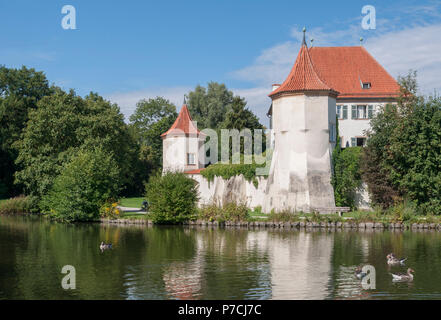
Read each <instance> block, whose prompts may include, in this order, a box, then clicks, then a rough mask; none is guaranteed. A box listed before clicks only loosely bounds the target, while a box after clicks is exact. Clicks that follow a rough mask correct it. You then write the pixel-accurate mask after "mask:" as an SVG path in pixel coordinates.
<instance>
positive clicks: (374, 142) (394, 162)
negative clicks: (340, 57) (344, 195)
mask: <svg viewBox="0 0 441 320" xmlns="http://www.w3.org/2000/svg"><path fill="white" fill-rule="evenodd" d="M415 76H416V75H415V73H412V72H411V73H410V74H409V75H408V76H406V77H401V78H400V84H401V96H400V98H399V100H398V103H397V105H388V106H386V107H385V108H384V109H383V110H382V111H381V112H380V113H379V114H378V115H377V116H375V117H374V119H372V120H371V127H372V130H371V131H370V132H369V133H368V141H367V147H366V148H365V150H364V154H363V161H362V163H363V178H364V180H365V181H366V182H367V184H368V187H369V191H370V193H371V196H372V200H373V201H374V203H377V204H380V205H382V206H383V207H389V206H391V205H393V204H395V203H397V202H401V201H403V200H410V201H411V202H413V203H414V204H416V205H417V207H418V210H419V212H420V213H424V214H427V213H435V214H439V212H441V200H440V199H441V186H440V182H441V161H440V160H441V99H440V98H433V97H430V98H428V99H425V98H423V97H421V96H418V95H417V93H416V90H417V85H416V79H415Z"/></svg>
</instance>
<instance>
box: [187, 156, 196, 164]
mask: <svg viewBox="0 0 441 320" xmlns="http://www.w3.org/2000/svg"><path fill="white" fill-rule="evenodd" d="M187 165H189V166H194V165H196V155H195V154H194V153H187Z"/></svg>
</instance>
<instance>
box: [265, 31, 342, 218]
mask: <svg viewBox="0 0 441 320" xmlns="http://www.w3.org/2000/svg"><path fill="white" fill-rule="evenodd" d="M304 32H305V31H304ZM337 95H338V92H337V91H335V90H333V89H332V88H331V87H330V86H328V85H327V84H326V83H325V82H324V81H323V80H322V79H321V78H320V75H319V74H318V72H317V71H316V69H315V68H314V65H313V63H312V60H311V57H310V55H309V50H308V47H307V45H306V41H305V34H304V35H303V43H302V46H301V48H300V52H299V54H298V56H297V59H296V62H295V64H294V66H293V68H292V70H291V72H290V74H289V75H288V77H287V78H286V80H285V81H284V82H283V83H282V85H280V86H279V87H273V91H272V92H271V93H270V94H269V96H270V98H271V99H272V129H273V130H274V152H273V158H272V163H271V169H270V174H269V177H268V183H267V189H266V198H265V205H264V211H265V212H270V211H271V210H272V209H274V210H275V211H281V210H291V211H296V212H299V211H303V212H311V211H312V210H314V209H317V208H324V207H334V206H335V201H334V191H333V188H332V185H331V153H332V150H333V148H334V147H335V140H336V132H335V131H336V97H337Z"/></svg>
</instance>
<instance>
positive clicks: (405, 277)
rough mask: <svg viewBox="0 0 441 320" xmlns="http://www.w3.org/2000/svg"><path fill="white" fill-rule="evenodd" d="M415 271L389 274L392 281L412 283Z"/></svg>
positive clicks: (409, 270)
mask: <svg viewBox="0 0 441 320" xmlns="http://www.w3.org/2000/svg"><path fill="white" fill-rule="evenodd" d="M412 272H415V270H413V269H411V268H409V269H407V273H391V275H392V281H413V274H412Z"/></svg>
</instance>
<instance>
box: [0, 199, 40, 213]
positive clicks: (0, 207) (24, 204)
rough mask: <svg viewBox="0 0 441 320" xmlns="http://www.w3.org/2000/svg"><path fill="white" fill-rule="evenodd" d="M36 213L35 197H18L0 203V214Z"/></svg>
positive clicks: (36, 202) (36, 203)
mask: <svg viewBox="0 0 441 320" xmlns="http://www.w3.org/2000/svg"><path fill="white" fill-rule="evenodd" d="M36 212H38V201H37V200H36V198H35V197H30V196H29V197H25V196H19V197H15V198H12V199H9V200H6V201H4V202H2V203H0V214H26V213H36Z"/></svg>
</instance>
